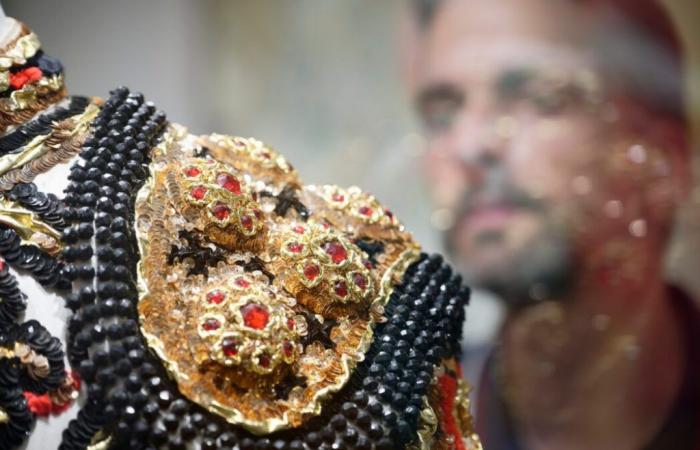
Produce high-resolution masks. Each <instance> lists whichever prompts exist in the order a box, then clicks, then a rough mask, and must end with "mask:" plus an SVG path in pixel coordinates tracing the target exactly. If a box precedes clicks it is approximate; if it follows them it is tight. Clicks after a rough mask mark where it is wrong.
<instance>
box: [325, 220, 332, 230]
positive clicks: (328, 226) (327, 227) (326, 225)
mask: <svg viewBox="0 0 700 450" xmlns="http://www.w3.org/2000/svg"><path fill="white" fill-rule="evenodd" d="M330 227H331V224H330V223H328V222H323V229H324V230H327V229H329V228H330Z"/></svg>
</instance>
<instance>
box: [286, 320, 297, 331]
mask: <svg viewBox="0 0 700 450" xmlns="http://www.w3.org/2000/svg"><path fill="white" fill-rule="evenodd" d="M295 325H296V323H295V322H294V319H292V318H291V317H290V318H289V319H287V328H289V329H290V330H293V329H294V326H295Z"/></svg>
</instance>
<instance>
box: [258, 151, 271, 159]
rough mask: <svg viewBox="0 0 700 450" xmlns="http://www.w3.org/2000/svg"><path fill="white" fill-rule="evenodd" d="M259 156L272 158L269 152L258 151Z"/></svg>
mask: <svg viewBox="0 0 700 450" xmlns="http://www.w3.org/2000/svg"><path fill="white" fill-rule="evenodd" d="M260 156H262V157H263V158H265V159H271V158H272V155H271V154H270V152H261V153H260Z"/></svg>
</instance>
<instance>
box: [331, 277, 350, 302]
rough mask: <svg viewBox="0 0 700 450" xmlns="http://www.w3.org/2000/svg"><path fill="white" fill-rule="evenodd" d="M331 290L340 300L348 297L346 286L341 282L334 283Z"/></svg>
mask: <svg viewBox="0 0 700 450" xmlns="http://www.w3.org/2000/svg"><path fill="white" fill-rule="evenodd" d="M333 290H335V294H336V295H337V296H338V297H340V298H345V297H347V295H348V285H347V284H345V281H343V280H338V281H336V282H335V286H333Z"/></svg>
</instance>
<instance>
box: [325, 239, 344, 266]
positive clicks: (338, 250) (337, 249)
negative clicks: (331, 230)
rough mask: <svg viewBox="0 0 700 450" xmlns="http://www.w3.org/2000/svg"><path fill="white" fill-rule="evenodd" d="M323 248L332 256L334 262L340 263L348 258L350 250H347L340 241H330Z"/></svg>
mask: <svg viewBox="0 0 700 450" xmlns="http://www.w3.org/2000/svg"><path fill="white" fill-rule="evenodd" d="M323 249H324V250H325V251H326V253H327V254H328V256H330V257H331V260H332V261H333V263H334V264H340V263H342V262H343V261H345V260H346V259H348V252H347V250H345V247H343V245H342V244H341V243H340V242H337V241H333V242H328V243H326V245H325V246H324V247H323Z"/></svg>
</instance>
